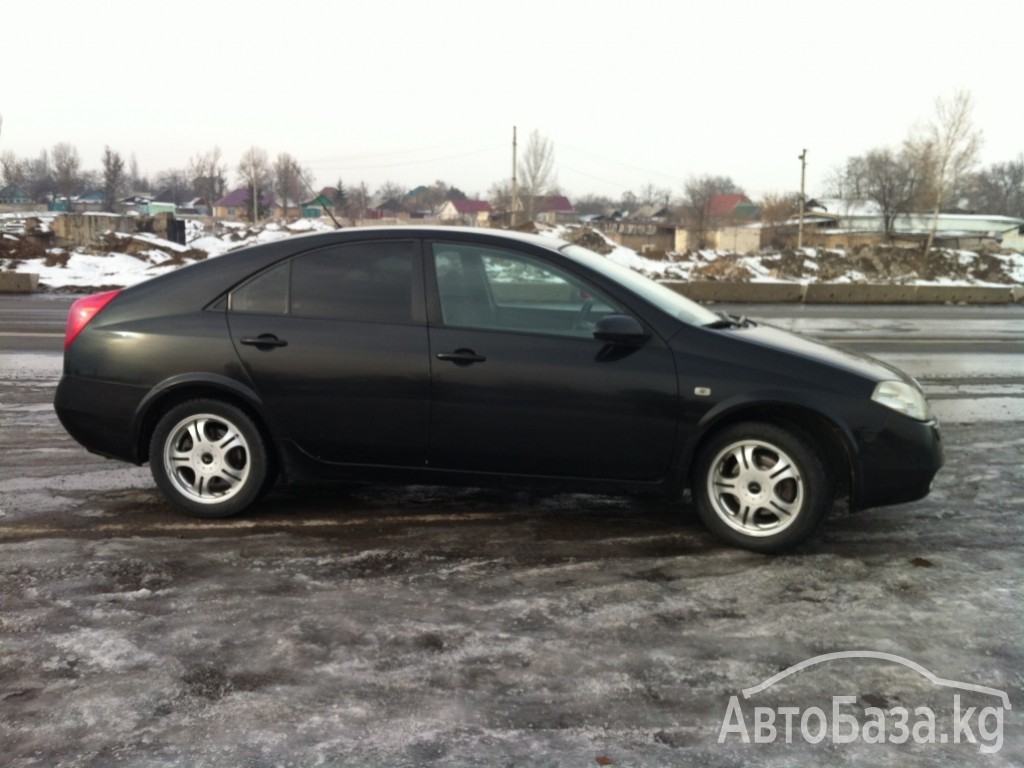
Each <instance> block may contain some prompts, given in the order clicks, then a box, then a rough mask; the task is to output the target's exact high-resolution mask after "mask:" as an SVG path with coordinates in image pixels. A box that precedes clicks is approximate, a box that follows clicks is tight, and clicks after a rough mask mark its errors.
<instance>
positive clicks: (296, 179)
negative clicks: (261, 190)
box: [274, 152, 313, 218]
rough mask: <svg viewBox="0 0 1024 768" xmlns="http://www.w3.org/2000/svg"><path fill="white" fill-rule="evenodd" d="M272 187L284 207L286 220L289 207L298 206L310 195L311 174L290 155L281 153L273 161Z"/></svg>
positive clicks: (311, 186) (311, 185)
mask: <svg viewBox="0 0 1024 768" xmlns="http://www.w3.org/2000/svg"><path fill="white" fill-rule="evenodd" d="M274 186H275V189H276V191H277V196H278V197H279V198H280V200H281V204H282V205H283V206H284V215H285V218H288V216H289V212H288V209H289V207H294V206H298V204H299V202H300V201H301V200H302V199H304V198H306V197H309V196H310V195H311V193H312V188H313V174H312V172H311V171H310V170H309V169H308V168H303V167H302V166H301V165H300V164H299V161H298V160H296V159H295V158H294V157H293V156H292V155H290V154H288V153H287V152H282V153H281V154H279V155H278V156H277V159H276V160H275V161H274Z"/></svg>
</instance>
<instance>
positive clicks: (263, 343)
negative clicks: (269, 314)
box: [238, 333, 288, 348]
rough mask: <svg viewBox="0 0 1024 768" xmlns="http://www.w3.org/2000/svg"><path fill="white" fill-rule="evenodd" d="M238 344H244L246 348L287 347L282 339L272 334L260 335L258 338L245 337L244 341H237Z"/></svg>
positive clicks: (286, 343)
mask: <svg viewBox="0 0 1024 768" xmlns="http://www.w3.org/2000/svg"><path fill="white" fill-rule="evenodd" d="M238 343H239V344H245V345H246V346H248V347H260V348H270V347H287V346H288V342H287V341H285V340H284V339H279V338H277V336H275V335H274V334H272V333H261V334H260V335H259V336H246V337H245V338H244V339H239V342H238Z"/></svg>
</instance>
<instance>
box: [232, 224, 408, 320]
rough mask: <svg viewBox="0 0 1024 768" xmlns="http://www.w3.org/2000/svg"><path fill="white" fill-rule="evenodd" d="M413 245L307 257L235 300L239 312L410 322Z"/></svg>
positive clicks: (239, 292) (259, 280) (339, 249)
mask: <svg viewBox="0 0 1024 768" xmlns="http://www.w3.org/2000/svg"><path fill="white" fill-rule="evenodd" d="M413 257H414V248H413V244H412V243H411V242H408V241H407V242H384V243H354V244H351V245H339V246H334V247H331V248H324V249H321V250H319V251H314V252H312V253H307V254H303V255H301V256H298V257H296V258H294V259H291V260H290V261H288V262H286V263H285V264H282V265H280V266H278V267H274V268H272V269H270V270H268V271H266V272H264V273H263V274H261V275H258V276H257V277H256V278H254V279H253V280H251V281H249V282H248V283H246V284H245V285H242V286H240V287H239V288H238V289H236V290H235V291H234V292H232V295H231V303H230V308H231V311H233V312H258V313H267V314H290V315H295V316H297V317H317V318H324V319H331V320H353V321H363V322H378V323H407V322H409V321H410V320H411V319H412V290H413V287H412V286H413V279H412V278H413Z"/></svg>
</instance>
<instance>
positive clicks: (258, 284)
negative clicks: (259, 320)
mask: <svg viewBox="0 0 1024 768" xmlns="http://www.w3.org/2000/svg"><path fill="white" fill-rule="evenodd" d="M289 272H290V265H289V264H287V263H286V264H280V265H278V266H276V267H272V268H270V269H268V270H267V271H266V272H264V273H262V274H260V275H257V276H256V277H255V278H253V279H252V280H250V281H249V282H247V283H246V284H245V285H242V286H240V287H238V288H236V289H235V290H234V291H232V292H231V302H230V305H229V306H230V307H231V310H232V311H233V312H256V313H258V314H263V315H283V314H286V313H287V312H288V275H289Z"/></svg>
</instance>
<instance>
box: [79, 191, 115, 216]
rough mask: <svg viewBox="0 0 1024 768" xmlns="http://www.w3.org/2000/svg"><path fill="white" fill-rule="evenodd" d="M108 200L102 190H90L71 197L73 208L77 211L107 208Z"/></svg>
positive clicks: (88, 211)
mask: <svg viewBox="0 0 1024 768" xmlns="http://www.w3.org/2000/svg"><path fill="white" fill-rule="evenodd" d="M106 206H107V201H106V200H105V199H104V197H103V193H102V192H88V193H86V194H84V195H78V196H77V197H73V198H71V210H72V211H74V212H77V213H90V212H92V213H95V212H97V211H102V210H104V209H105V208H106Z"/></svg>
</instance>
